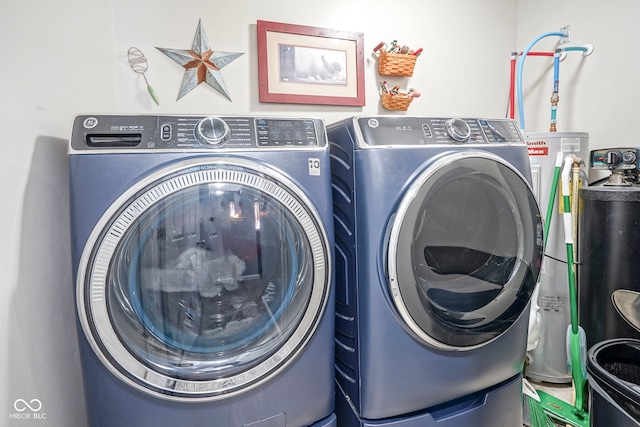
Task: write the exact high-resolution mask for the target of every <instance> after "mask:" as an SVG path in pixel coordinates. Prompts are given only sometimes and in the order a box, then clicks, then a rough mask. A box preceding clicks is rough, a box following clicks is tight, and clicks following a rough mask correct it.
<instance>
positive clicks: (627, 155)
mask: <svg viewBox="0 0 640 427" xmlns="http://www.w3.org/2000/svg"><path fill="white" fill-rule="evenodd" d="M635 162H636V153H634V152H633V151H625V152H624V153H622V163H624V164H626V165H630V164H632V163H635Z"/></svg>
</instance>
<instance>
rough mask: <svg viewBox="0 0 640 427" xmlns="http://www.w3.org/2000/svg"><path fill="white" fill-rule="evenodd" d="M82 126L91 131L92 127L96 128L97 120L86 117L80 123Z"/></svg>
mask: <svg viewBox="0 0 640 427" xmlns="http://www.w3.org/2000/svg"><path fill="white" fill-rule="evenodd" d="M82 126H84V127H85V128H86V129H93V128H94V127H96V126H98V119H96V118H95V117H87V118H86V119H84V122H82Z"/></svg>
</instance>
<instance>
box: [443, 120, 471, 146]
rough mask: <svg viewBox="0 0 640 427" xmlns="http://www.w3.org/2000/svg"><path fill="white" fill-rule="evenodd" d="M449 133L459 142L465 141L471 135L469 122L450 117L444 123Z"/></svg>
mask: <svg viewBox="0 0 640 427" xmlns="http://www.w3.org/2000/svg"><path fill="white" fill-rule="evenodd" d="M444 126H445V129H446V131H447V134H448V135H449V136H450V137H451V138H453V140H454V141H457V142H465V141H467V140H468V139H469V138H470V137H471V128H470V127H469V124H468V123H467V122H465V121H464V120H462V119H449V120H447V121H446V122H445V123H444Z"/></svg>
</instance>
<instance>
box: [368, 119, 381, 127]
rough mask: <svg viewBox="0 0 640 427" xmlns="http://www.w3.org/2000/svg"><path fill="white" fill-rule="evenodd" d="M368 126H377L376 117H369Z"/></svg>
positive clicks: (378, 123)
mask: <svg viewBox="0 0 640 427" xmlns="http://www.w3.org/2000/svg"><path fill="white" fill-rule="evenodd" d="M368 124H369V127H371V128H374V129H375V128H377V127H378V126H379V125H380V122H378V119H369V122H368Z"/></svg>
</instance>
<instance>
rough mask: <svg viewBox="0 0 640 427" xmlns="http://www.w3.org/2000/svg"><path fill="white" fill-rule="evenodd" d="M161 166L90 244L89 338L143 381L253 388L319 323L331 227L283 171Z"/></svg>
mask: <svg viewBox="0 0 640 427" xmlns="http://www.w3.org/2000/svg"><path fill="white" fill-rule="evenodd" d="M274 174H275V172H274ZM158 175H162V176H158V178H157V179H156V180H154V181H152V182H151V184H150V185H146V186H144V188H140V189H138V191H135V194H134V195H133V197H131V198H130V199H129V200H127V201H126V202H124V203H123V205H122V207H121V208H120V210H119V211H118V212H116V213H115V215H113V216H112V218H111V219H110V220H109V222H108V224H107V225H106V226H105V227H104V229H103V231H102V232H101V234H100V235H99V237H98V238H97V240H96V243H95V245H94V248H95V251H94V254H93V257H92V259H91V262H90V271H89V272H88V273H87V276H86V280H87V282H86V288H85V290H84V291H83V294H84V307H86V317H87V318H88V321H89V323H90V324H91V328H92V330H93V331H94V333H93V339H94V340H95V342H96V344H97V348H98V349H99V351H100V352H101V353H102V355H103V358H104V360H105V361H108V364H109V366H110V367H112V369H113V370H114V371H116V372H117V373H118V374H119V375H122V376H124V377H126V378H127V380H128V381H132V382H134V383H136V384H137V385H139V386H141V387H142V388H144V389H145V390H146V391H148V390H151V391H154V392H160V393H163V394H167V395H170V396H173V397H196V398H197V397H200V398H206V399H212V398H215V397H217V396H222V395H225V396H228V395H229V393H233V392H237V391H240V390H243V389H247V388H250V387H252V386H254V385H255V384H256V383H258V382H260V381H262V380H264V379H265V378H266V377H268V376H271V375H273V374H274V373H275V372H277V371H278V370H280V369H283V367H284V366H286V365H287V364H288V362H290V361H291V359H292V358H293V357H295V355H296V354H297V353H298V352H299V351H300V350H301V348H302V347H303V346H304V344H305V343H306V342H307V341H308V340H309V339H310V336H311V335H312V334H313V332H314V329H315V327H316V326H317V321H318V319H319V317H320V315H321V313H322V311H323V310H324V307H325V305H326V302H327V298H328V289H329V280H328V278H329V274H328V270H327V268H328V266H329V265H330V259H328V257H329V251H328V250H327V248H328V243H327V237H326V233H325V232H324V229H323V227H322V225H321V222H320V220H319V217H318V215H317V213H316V212H315V210H314V209H313V208H312V207H310V203H309V202H308V201H307V200H306V199H305V198H304V195H303V194H302V193H301V192H299V191H296V190H295V189H294V187H293V186H292V185H290V183H289V182H288V181H287V180H286V179H285V178H284V177H282V176H278V177H277V179H276V178H275V177H272V176H268V175H267V174H265V173H264V172H260V173H259V172H256V171H255V170H251V169H249V168H247V167H244V166H240V165H229V162H227V163H225V164H224V165H208V164H202V165H197V166H193V167H190V168H187V169H184V170H180V171H177V172H171V173H167V172H165V173H164V175H163V174H162V173H160V174H158ZM102 296H104V298H102Z"/></svg>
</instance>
